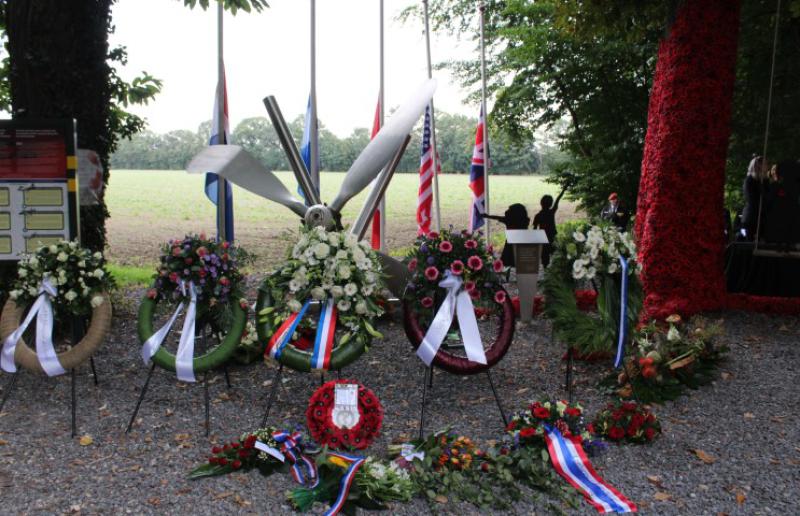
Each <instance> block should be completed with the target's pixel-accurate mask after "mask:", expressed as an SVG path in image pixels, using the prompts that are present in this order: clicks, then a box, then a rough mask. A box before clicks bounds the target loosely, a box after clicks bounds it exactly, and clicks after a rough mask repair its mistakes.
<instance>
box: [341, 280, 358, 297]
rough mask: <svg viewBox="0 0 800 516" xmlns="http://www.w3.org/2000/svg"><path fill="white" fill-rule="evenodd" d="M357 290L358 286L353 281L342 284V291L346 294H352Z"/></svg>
mask: <svg viewBox="0 0 800 516" xmlns="http://www.w3.org/2000/svg"><path fill="white" fill-rule="evenodd" d="M356 292H358V287H357V286H356V284H355V283H348V284H347V285H345V286H344V293H345V295H347V296H353V295H355V293H356Z"/></svg>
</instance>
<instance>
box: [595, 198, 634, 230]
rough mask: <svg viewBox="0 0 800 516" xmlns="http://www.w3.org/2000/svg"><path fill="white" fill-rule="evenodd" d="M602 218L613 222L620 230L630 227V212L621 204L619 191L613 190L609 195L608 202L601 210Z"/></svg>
mask: <svg viewBox="0 0 800 516" xmlns="http://www.w3.org/2000/svg"><path fill="white" fill-rule="evenodd" d="M600 218H601V219H603V220H607V221H609V222H611V223H613V224H614V225H615V226H617V228H619V230H620V231H625V229H626V228H627V227H628V212H627V210H625V209H623V208H622V206H621V205H620V203H619V199H617V192H611V195H609V196H608V204H607V205H606V207H605V208H603V211H602V212H600Z"/></svg>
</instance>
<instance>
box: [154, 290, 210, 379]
mask: <svg viewBox="0 0 800 516" xmlns="http://www.w3.org/2000/svg"><path fill="white" fill-rule="evenodd" d="M181 293H182V294H183V295H184V296H185V295H186V284H185V283H184V282H183V281H181ZM189 297H190V299H189V309H188V310H186V319H185V320H184V322H183V330H182V332H181V339H180V342H179V344H178V352H177V353H176V354H175V371H176V372H177V374H178V379H179V380H183V381H184V382H194V381H196V380H195V378H194V367H193V360H194V326H195V317H196V314H197V292H196V291H195V289H194V283H192V282H191V281H190V282H189ZM183 305H184V303H183V302H181V303H180V304H179V305H178V308H177V309H176V310H175V313H174V314H172V317H170V319H169V321H167V324H165V325H164V326H162V327H161V328H159V329H158V331H157V332H155V333H154V334H153V335H151V336H150V338H149V339H147V341H145V343H144V344H143V345H142V360H144V363H145V365H147V364H149V363H150V359H151V358H152V357H153V355H155V354H156V352H157V351H158V348H160V347H161V344H162V343H163V342H164V339H166V338H167V334H168V333H169V331H170V329H172V325H173V324H175V320H176V319H177V318H178V316H179V315H180V314H181V312H182V311H183Z"/></svg>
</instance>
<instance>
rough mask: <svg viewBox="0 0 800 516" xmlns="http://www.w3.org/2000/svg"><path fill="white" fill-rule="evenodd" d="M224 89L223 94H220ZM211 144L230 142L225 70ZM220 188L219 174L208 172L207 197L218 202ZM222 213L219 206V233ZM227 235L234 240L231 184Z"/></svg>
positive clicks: (217, 96)
mask: <svg viewBox="0 0 800 516" xmlns="http://www.w3.org/2000/svg"><path fill="white" fill-rule="evenodd" d="M220 89H222V95H220ZM220 96H221V97H222V99H223V100H222V101H223V106H222V112H223V113H222V114H223V120H222V124H223V133H222V134H221V135H220V134H219V126H220V124H219V99H220ZM208 143H209V145H224V144H228V143H230V125H229V122H228V88H227V84H226V82H225V74H224V72H223V75H222V81H221V83H218V84H217V91H216V94H215V95H214V115H213V116H212V119H211V137H210V138H209V142H208ZM218 188H219V176H218V175H217V174H213V173H211V172H209V173H207V174H206V186H205V191H206V197H208V198H209V200H210V201H211V202H213V203H214V204H217V192H218ZM220 215H221V213H220V212H219V207H217V235H221V234H222V231H221V229H222V227H221V224H220V222H221V218H222V217H220ZM225 235H226V238H227V240H228V241H229V242H231V241H233V189H232V188H231V185H230V184H228V185H226V188H225Z"/></svg>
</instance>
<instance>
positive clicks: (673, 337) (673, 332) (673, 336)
mask: <svg viewBox="0 0 800 516" xmlns="http://www.w3.org/2000/svg"><path fill="white" fill-rule="evenodd" d="M667 340H668V341H670V342H676V341H679V340H681V333H680V332H679V331H678V328H676V327H674V326H670V327H669V331H668V332H667Z"/></svg>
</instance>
